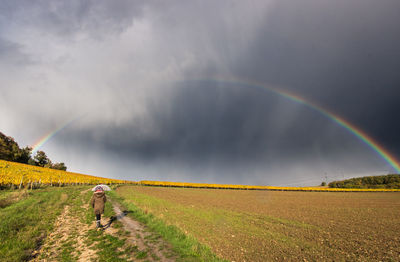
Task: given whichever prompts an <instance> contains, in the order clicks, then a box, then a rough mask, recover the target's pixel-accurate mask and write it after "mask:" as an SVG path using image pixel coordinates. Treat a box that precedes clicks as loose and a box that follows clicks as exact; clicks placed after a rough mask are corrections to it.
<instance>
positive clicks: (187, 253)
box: [109, 191, 225, 261]
mask: <svg viewBox="0 0 400 262" xmlns="http://www.w3.org/2000/svg"><path fill="white" fill-rule="evenodd" d="M109 195H110V196H112V198H113V199H114V200H116V201H118V202H119V203H120V204H122V205H123V206H125V207H126V208H127V209H128V210H129V211H130V212H129V213H128V215H129V216H132V217H134V218H135V219H136V220H138V221H140V222H142V223H144V224H145V225H147V226H148V227H149V229H151V230H152V231H153V232H156V233H158V234H159V235H161V236H162V237H163V238H164V239H165V240H166V241H167V242H169V243H170V244H171V245H172V246H173V251H174V252H176V253H177V254H178V255H179V256H180V260H182V261H225V260H223V259H221V258H218V257H217V256H216V255H215V254H214V253H213V252H212V251H211V249H210V248H209V247H207V246H205V245H203V244H201V243H200V242H199V241H197V240H196V239H195V238H194V237H192V236H189V235H186V234H185V233H183V232H182V231H181V230H180V229H179V228H178V227H176V226H173V225H167V224H166V223H165V222H164V221H163V220H161V219H159V218H157V217H155V216H154V215H152V214H149V213H147V212H144V211H143V210H142V209H140V208H138V207H137V206H136V205H135V204H133V203H132V202H131V201H129V199H127V200H125V199H123V198H121V197H120V196H118V195H117V194H116V193H115V191H111V192H109Z"/></svg>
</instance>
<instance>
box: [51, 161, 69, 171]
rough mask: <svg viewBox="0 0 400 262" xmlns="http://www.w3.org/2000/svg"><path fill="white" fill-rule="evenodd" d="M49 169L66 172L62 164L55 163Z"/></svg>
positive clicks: (65, 167)
mask: <svg viewBox="0 0 400 262" xmlns="http://www.w3.org/2000/svg"><path fill="white" fill-rule="evenodd" d="M51 168H53V169H58V170H64V171H67V166H66V165H65V164H64V163H55V164H53V166H52V167H51Z"/></svg>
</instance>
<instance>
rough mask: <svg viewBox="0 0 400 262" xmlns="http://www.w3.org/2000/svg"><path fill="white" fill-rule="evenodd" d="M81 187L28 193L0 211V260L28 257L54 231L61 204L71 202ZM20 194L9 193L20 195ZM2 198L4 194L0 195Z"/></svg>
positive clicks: (62, 205) (46, 189)
mask: <svg viewBox="0 0 400 262" xmlns="http://www.w3.org/2000/svg"><path fill="white" fill-rule="evenodd" d="M81 190H82V187H65V188H45V189H37V190H33V191H29V192H26V191H25V193H21V194H24V196H23V197H22V198H18V199H20V200H19V201H16V202H12V203H11V204H10V205H8V206H6V207H4V208H2V209H1V211H0V239H1V242H2V244H1V245H0V257H1V259H2V261H23V260H28V259H30V258H31V254H32V252H33V251H34V250H36V249H39V248H40V246H41V245H42V244H43V240H44V239H45V237H46V235H47V234H48V233H49V232H50V231H51V230H52V229H53V223H54V221H55V219H56V217H57V216H58V215H59V214H61V212H62V210H63V208H64V205H65V204H67V203H68V201H69V200H70V199H74V198H75V197H76V196H77V195H78V194H79V192H80V191H81ZM19 192H22V191H15V192H11V193H9V194H8V195H9V196H10V195H11V194H19ZM2 195H4V193H3V194H2Z"/></svg>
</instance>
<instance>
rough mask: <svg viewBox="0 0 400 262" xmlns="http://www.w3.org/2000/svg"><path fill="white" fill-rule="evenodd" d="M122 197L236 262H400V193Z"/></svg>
mask: <svg viewBox="0 0 400 262" xmlns="http://www.w3.org/2000/svg"><path fill="white" fill-rule="evenodd" d="M117 192H118V193H119V194H121V196H123V197H126V198H128V197H129V198H130V199H132V200H133V201H134V202H135V204H136V205H137V206H139V207H140V208H142V209H146V210H148V211H149V212H151V213H152V214H154V215H156V216H157V217H159V218H162V219H164V220H165V221H166V222H167V223H169V224H173V225H176V226H178V227H179V228H181V229H182V230H183V231H184V232H187V233H189V234H191V235H193V236H194V237H196V238H197V239H198V240H199V241H200V242H202V243H204V244H206V245H208V246H210V247H211V249H212V250H213V251H214V252H215V253H216V254H217V255H219V256H221V257H223V258H226V259H228V260H235V261H244V260H246V261H271V260H294V261H298V260H303V259H306V260H315V261H318V260H319V261H332V260H336V261H342V260H343V261H371V260H372V261H400V245H399V241H400V237H399V233H398V232H400V194H399V193H375V192H374V193H334V192H275V191H247V190H215V189H187V188H162V187H138V186H135V187H121V188H119V189H118V191H117ZM146 196H151V197H154V198H155V199H157V201H149V199H148V198H146ZM160 200H162V202H160Z"/></svg>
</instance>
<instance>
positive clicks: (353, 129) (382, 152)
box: [193, 77, 400, 173]
mask: <svg viewBox="0 0 400 262" xmlns="http://www.w3.org/2000/svg"><path fill="white" fill-rule="evenodd" d="M193 81H196V82H214V83H215V82H217V83H221V84H228V85H239V86H240V87H247V88H255V89H262V90H267V91H269V92H272V93H274V94H276V95H279V96H282V97H284V98H287V99H289V100H291V101H293V102H296V103H298V104H301V105H304V106H306V107H308V108H310V109H312V110H314V111H317V112H318V113H320V114H322V115H324V116H325V117H327V118H329V119H331V120H332V121H333V122H335V123H337V124H338V125H340V126H342V127H343V128H345V129H346V130H348V131H349V132H350V133H352V134H353V135H355V136H356V137H357V138H358V139H360V140H361V141H362V142H364V143H365V144H366V145H368V146H369V147H370V148H371V149H372V150H373V151H375V152H376V153H377V154H378V155H379V156H380V157H382V159H384V160H385V161H386V162H387V163H388V164H389V165H390V166H391V167H393V169H394V170H396V172H397V173H400V164H399V162H398V161H397V160H396V158H395V157H394V156H393V155H392V154H391V153H390V152H389V151H387V150H386V149H385V148H384V147H383V146H381V145H379V143H378V142H376V141H375V140H374V139H373V138H372V137H370V136H369V135H368V134H366V133H365V132H364V131H362V130H361V129H360V128H358V127H357V126H355V125H353V124H351V123H350V122H348V121H347V120H345V119H344V118H342V117H340V116H339V115H337V114H334V113H333V112H330V111H328V110H327V109H324V108H322V107H321V106H318V105H316V104H315V103H311V102H309V101H307V100H305V99H304V98H302V97H301V96H299V95H297V94H294V93H292V92H289V91H286V90H283V89H280V88H276V87H271V86H267V85H265V84H263V83H258V82H254V81H251V80H247V79H246V80H243V79H237V78H234V77H229V78H228V79H226V78H215V79H195V80H193Z"/></svg>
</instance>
